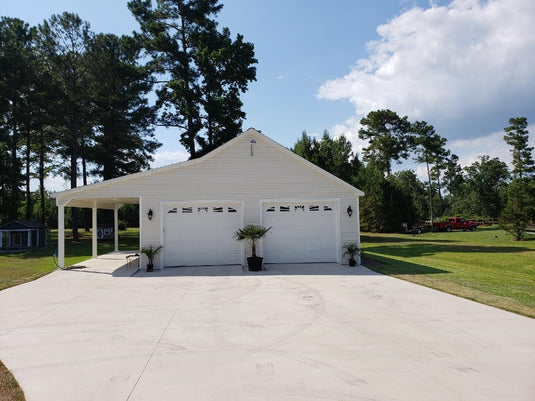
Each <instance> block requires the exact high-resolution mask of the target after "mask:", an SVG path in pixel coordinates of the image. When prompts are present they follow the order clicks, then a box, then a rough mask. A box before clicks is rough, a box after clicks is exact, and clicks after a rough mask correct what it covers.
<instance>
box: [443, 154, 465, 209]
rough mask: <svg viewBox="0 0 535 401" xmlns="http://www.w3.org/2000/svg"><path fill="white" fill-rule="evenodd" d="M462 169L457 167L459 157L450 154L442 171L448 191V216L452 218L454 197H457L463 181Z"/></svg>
mask: <svg viewBox="0 0 535 401" xmlns="http://www.w3.org/2000/svg"><path fill="white" fill-rule="evenodd" d="M462 171H463V169H462V168H461V166H460V165H459V156H457V155H455V154H452V155H451V156H450V157H448V159H447V160H446V168H445V170H444V180H445V185H446V188H447V190H448V204H449V209H450V216H453V210H454V205H453V204H454V198H453V197H454V196H457V195H459V189H460V186H461V184H462V182H463V180H464V178H463V173H462Z"/></svg>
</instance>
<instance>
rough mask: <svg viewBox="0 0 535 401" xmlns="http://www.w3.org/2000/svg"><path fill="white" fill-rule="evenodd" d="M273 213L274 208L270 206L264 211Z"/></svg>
mask: <svg viewBox="0 0 535 401" xmlns="http://www.w3.org/2000/svg"><path fill="white" fill-rule="evenodd" d="M274 211H275V206H271V207H268V208H267V209H266V212H274Z"/></svg>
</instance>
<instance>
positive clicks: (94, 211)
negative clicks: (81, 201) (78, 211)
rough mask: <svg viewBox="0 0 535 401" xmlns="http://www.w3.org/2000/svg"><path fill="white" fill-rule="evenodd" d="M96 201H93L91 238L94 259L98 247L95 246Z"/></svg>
mask: <svg viewBox="0 0 535 401" xmlns="http://www.w3.org/2000/svg"><path fill="white" fill-rule="evenodd" d="M97 230H98V228H97V201H93V238H92V240H93V241H92V245H93V246H92V248H93V249H92V250H93V252H92V253H93V259H96V258H97V256H98V250H97V249H98V248H97V244H98V243H97V236H98V234H97Z"/></svg>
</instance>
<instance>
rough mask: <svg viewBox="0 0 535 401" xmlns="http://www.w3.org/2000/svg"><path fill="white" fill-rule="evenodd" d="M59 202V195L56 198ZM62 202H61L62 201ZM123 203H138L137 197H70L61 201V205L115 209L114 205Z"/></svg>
mask: <svg viewBox="0 0 535 401" xmlns="http://www.w3.org/2000/svg"><path fill="white" fill-rule="evenodd" d="M56 201H58V203H59V197H58V198H57V199H56ZM62 203H63V202H62ZM124 204H139V197H113V198H102V197H99V198H93V197H83V196H82V197H79V196H76V197H72V198H69V199H68V200H67V201H66V202H64V203H63V206H69V207H81V208H92V207H96V208H97V209H111V210H113V209H115V207H116V206H120V205H124Z"/></svg>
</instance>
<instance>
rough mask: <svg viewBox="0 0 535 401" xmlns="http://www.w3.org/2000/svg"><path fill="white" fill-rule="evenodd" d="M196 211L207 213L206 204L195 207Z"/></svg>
mask: <svg viewBox="0 0 535 401" xmlns="http://www.w3.org/2000/svg"><path fill="white" fill-rule="evenodd" d="M197 212H199V213H208V206H199V207H198V208H197Z"/></svg>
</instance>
